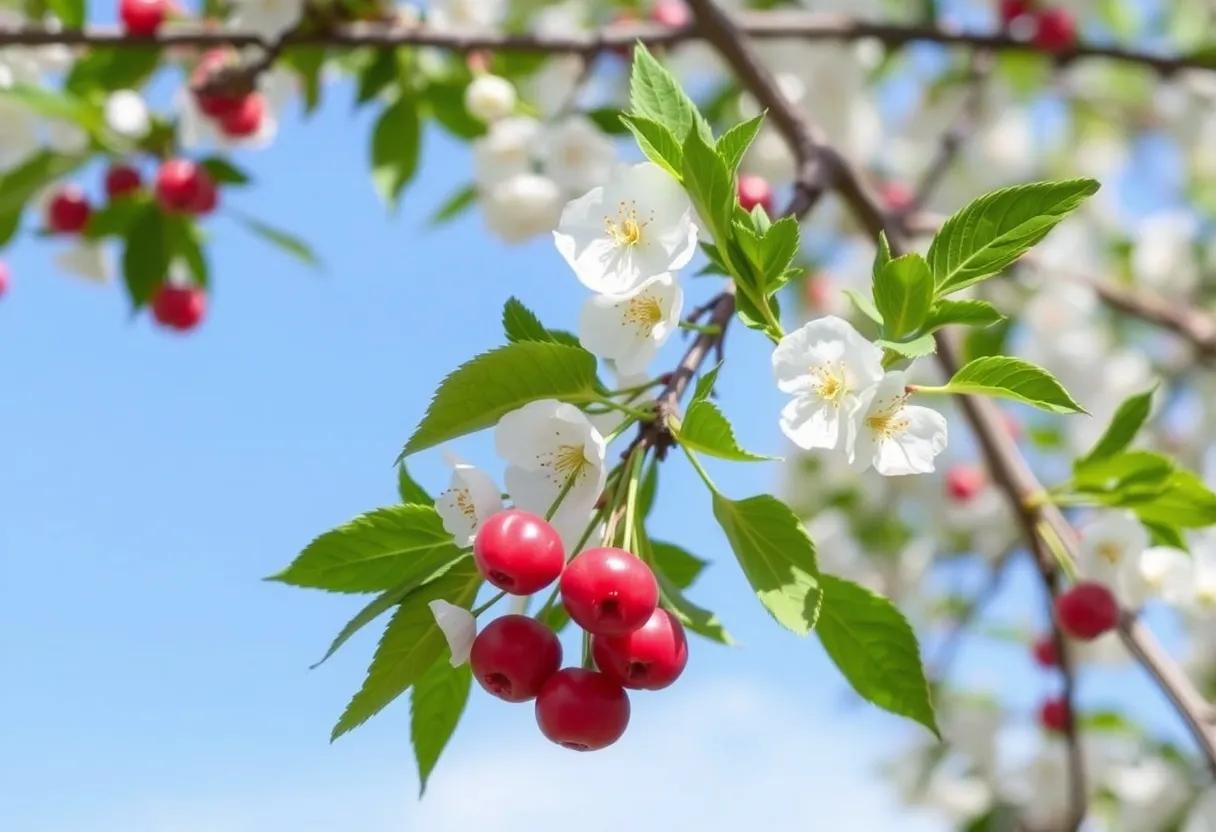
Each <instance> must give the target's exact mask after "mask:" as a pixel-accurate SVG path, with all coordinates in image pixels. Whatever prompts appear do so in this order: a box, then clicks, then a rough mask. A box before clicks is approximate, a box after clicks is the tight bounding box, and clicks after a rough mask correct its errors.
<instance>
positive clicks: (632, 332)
mask: <svg viewBox="0 0 1216 832" xmlns="http://www.w3.org/2000/svg"><path fill="white" fill-rule="evenodd" d="M683 308H684V292H683V290H682V289H681V288H680V284H679V283H677V282H676V279H675V278H674V277H672V276H671V275H670V274H661V275H658V276H656V277H652V278H650V279H649V280H647V281H646V282H645V283H643V284H642V285H641V286H639V287H638V288H637V289H634V290H633V291H632V292H630V293H629V294H627V295H593V296H592V297H590V298H588V300H587V302H586V303H585V304H584V305H583V311H582V314H581V315H580V316H579V328H578V339H579V342H580V343H581V344H582V345H583V346H584V347H586V348H587V349H588V350H590V351H591V352H593V353H595V354H596V355H598V356H600V357H601V358H607V359H609V360H611V361H612V362H614V363H615V364H616V368H617V370H619V371H620V372H622V373H625V374H633V373H637V372H640V371H642V370H644V369H645V368H646V366H647V365H648V364H649V363H650V361H651V359H652V358H654V355H655V353H656V352H658V350H659V347H661V346H663V344H665V343H666V342H667V339H668V338H670V337H671V334H672V333H673V332H675V331H676V329H678V328H679V322H680V314H681V312H682V310H683Z"/></svg>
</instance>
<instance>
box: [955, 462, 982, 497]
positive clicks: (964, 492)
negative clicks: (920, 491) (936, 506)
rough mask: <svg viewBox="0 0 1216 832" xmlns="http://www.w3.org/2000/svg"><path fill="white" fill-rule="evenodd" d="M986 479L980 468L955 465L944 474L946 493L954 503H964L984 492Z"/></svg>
mask: <svg viewBox="0 0 1216 832" xmlns="http://www.w3.org/2000/svg"><path fill="white" fill-rule="evenodd" d="M986 482H987V477H986V476H985V475H984V470H983V469H982V468H977V467H975V466H973V465H955V466H954V467H953V468H951V469H950V470H949V471H947V472H946V493H947V494H949V495H950V499H951V500H954V501H955V502H956V503H966V502H970V501H971V500H973V499H975V497H976V496H977V495H978V494H979V493H980V492H981V491H983V490H984V485H985V484H986Z"/></svg>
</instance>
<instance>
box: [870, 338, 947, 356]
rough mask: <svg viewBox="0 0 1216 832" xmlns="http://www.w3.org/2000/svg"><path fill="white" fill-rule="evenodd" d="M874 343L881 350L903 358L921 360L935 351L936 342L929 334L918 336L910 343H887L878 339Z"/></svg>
mask: <svg viewBox="0 0 1216 832" xmlns="http://www.w3.org/2000/svg"><path fill="white" fill-rule="evenodd" d="M874 343H875V344H877V345H878V346H880V347H882V348H883V349H887V350H890V351H891V352H894V353H897V354H899V355H902V356H903V357H904V358H921V357H922V356H926V355H932V354H933V353H934V352H936V351H937V342H936V341H934V340H933V333H931V332H926V333H925V334H924V335H918V336H917V337H915V338H913V339H912V340H911V341H888V340H886V339H883V338H880V339H878V340H877V341H875V342H874Z"/></svg>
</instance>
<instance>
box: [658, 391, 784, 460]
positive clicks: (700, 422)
mask: <svg viewBox="0 0 1216 832" xmlns="http://www.w3.org/2000/svg"><path fill="white" fill-rule="evenodd" d="M669 426H670V427H671V431H672V433H673V434H675V436H676V439H677V440H678V441H679V442H680V444H681V445H687V446H688V447H690V448H692V449H693V450H694V451H697V452H699V453H703V454H707V455H708V456H715V457H718V458H719V459H729V460H733V461H735V462H764V461H766V460H770V459H773V457H770V456H764V455H763V454H757V453H752V452H751V451H748V450H744V449H743V448H742V447H741V446H740V445H739V442H738V440H737V439H735V429H734V428H733V427H732V426H731V424H730V422H729V421H728V420H727V418H726V417H725V416H724V415H722V411H721V410H719V409H718V406H717V405H716V404H714V403H713V402H708V401H696V402H693V403H692V404H691V405H689V407H688V412H687V413H685V414H684V419H683V421H680V420H679V419H677V418H676V417H675V416H672V417H671V419H670V421H669Z"/></svg>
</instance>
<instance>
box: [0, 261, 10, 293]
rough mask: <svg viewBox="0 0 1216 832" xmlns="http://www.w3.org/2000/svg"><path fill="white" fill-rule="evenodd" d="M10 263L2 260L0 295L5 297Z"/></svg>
mask: <svg viewBox="0 0 1216 832" xmlns="http://www.w3.org/2000/svg"><path fill="white" fill-rule="evenodd" d="M8 278H9V273H8V264H7V263H5V262H4V261H3V260H0V297H4V293H5V292H7V291H8Z"/></svg>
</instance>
